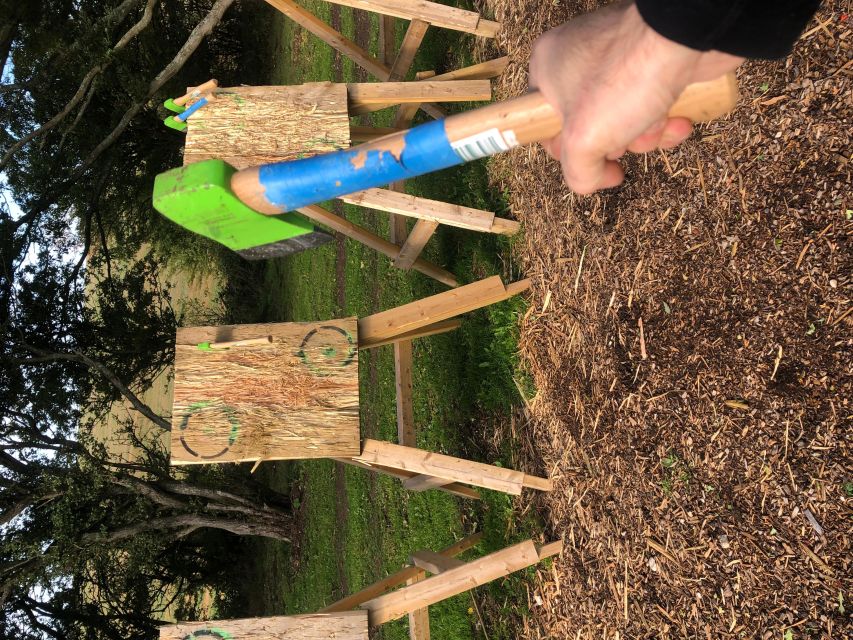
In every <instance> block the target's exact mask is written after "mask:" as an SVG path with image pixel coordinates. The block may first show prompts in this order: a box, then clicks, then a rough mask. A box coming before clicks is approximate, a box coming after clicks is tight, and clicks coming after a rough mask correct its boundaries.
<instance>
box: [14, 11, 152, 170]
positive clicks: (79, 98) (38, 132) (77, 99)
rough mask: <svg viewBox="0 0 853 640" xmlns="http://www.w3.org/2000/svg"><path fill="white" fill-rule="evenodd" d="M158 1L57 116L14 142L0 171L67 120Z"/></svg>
mask: <svg viewBox="0 0 853 640" xmlns="http://www.w3.org/2000/svg"><path fill="white" fill-rule="evenodd" d="M135 1H136V0H133V2H135ZM158 1H159V0H148V4H147V5H146V7H145V11H144V12H143V14H142V18H141V19H140V20H139V22H137V23H136V24H135V25H133V26H132V27H131V28H130V29H129V30H128V31H127V33H125V34H124V35H123V36H122V37H121V38H120V39H119V41H118V42H117V43H116V45H115V46H114V47H113V48H112V49H110V50H109V51H107V53H106V55H105V56H104V60H103V61H102V62H101V63H100V64H97V65H95V66H94V67H92V68H91V69H89V72H88V73H87V74H86V75H85V76H84V77H83V80H82V81H81V82H80V86H79V87H78V88H77V92H76V93H75V94H74V96H73V97H72V98H71V100H69V101H68V103H67V104H66V105H65V106H64V107H63V108H62V110H61V111H60V112H59V113H57V114H56V115H55V116H53V117H52V118H51V119H50V120H48V121H47V122H46V123H45V124H43V125H42V126H41V127H39V128H37V129H34V130H33V131H30V133H28V134H27V135H25V136H24V137H23V138H20V139H19V140H18V141H17V142H15V144H13V145H12V146H11V147H10V148H9V150H8V151H7V152H6V154H5V155H4V156H3V158H2V159H0V171H2V170H3V169H4V168H5V167H6V165H7V164H9V161H10V160H11V159H12V156H14V155H15V154H16V153H17V152H18V151H20V150H21V148H22V147H23V146H24V145H26V144H28V143H30V142H32V141H33V140H35V139H36V138H38V137H40V136H43V135H44V134H46V133H47V132H48V131H50V130H51V129H53V128H54V127H56V125H58V124H59V123H60V122H62V121H63V120H65V118H66V117H67V116H68V114H69V113H71V112H72V111H73V110H74V107H76V106H77V105H78V104H80V102H81V101H82V100H83V98H84V97H85V96H86V93H87V91H88V89H89V85H90V84H91V83H92V81H93V80H94V79H95V77H96V76H98V75H100V74H101V73H103V72H104V70H105V69H106V68H107V67H109V66H110V65H111V64H112V58H113V57H114V56H115V54H116V53H118V52H119V51H121V50H122V49H124V47H126V46H127V44H128V43H129V42H130V41H131V40H133V38H135V37H136V36H137V35H139V33H140V32H141V31H142V30H143V29H145V27H147V26H148V25H149V24H150V23H151V16H152V12H153V10H154V5H155V4H157V2H158ZM130 4H131V1H130V0H128V1H127V3H126V4H125V5H123V6H128V9H129V5H130ZM119 8H120V9H121V7H119ZM125 15H126V14H125Z"/></svg>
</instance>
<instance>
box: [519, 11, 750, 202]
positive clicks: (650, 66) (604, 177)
mask: <svg viewBox="0 0 853 640" xmlns="http://www.w3.org/2000/svg"><path fill="white" fill-rule="evenodd" d="M741 62H743V58H739V57H736V56H733V55H730V54H727V53H722V52H719V51H696V50H694V49H690V48H688V47H685V46H683V45H680V44H677V43H675V42H673V41H671V40H668V39H666V38H664V37H663V36H661V35H659V34H658V33H657V32H655V31H654V30H653V29H651V28H650V27H649V26H648V25H647V24H646V23H645V22H644V21H643V19H642V17H641V16H640V13H639V12H638V11H637V8H636V7H635V6H634V3H633V2H617V3H615V4H612V5H609V6H607V7H604V8H602V9H599V10H597V11H594V12H592V13H588V14H586V15H584V16H581V17H579V18H576V19H574V20H572V21H571V22H567V23H566V24H564V25H562V26H560V27H557V28H555V29H552V30H551V31H548V32H547V33H545V34H543V35H542V36H541V37H540V38H539V39H538V40H537V41H536V43H535V44H534V47H533V55H532V56H531V59H530V86H531V88H532V89H537V90H539V91H541V92H542V94H543V96H544V97H545V99H547V100H548V102H549V103H551V105H552V106H553V107H554V108H556V109H557V111H559V112H560V114H561V115H562V117H563V129H562V131H561V132H560V134H559V135H558V136H556V137H554V138H552V139H551V140H548V141H545V142H543V146H544V147H545V149H546V150H547V151H548V153H549V154H550V155H551V156H552V157H553V158H555V159H557V160H560V162H561V163H562V165H563V175H564V176H565V179H566V183H567V184H568V185H569V187H570V188H571V189H572V190H573V191H575V192H576V193H579V194H589V193H592V192H594V191H596V190H598V189H606V188H609V187H615V186H617V185H619V184H621V183H622V180H623V178H624V173H623V171H622V168H621V167H620V166H619V163H618V162H617V160H618V159H619V158H621V157H622V156H623V155H624V154H625V152H626V151H633V152H635V153H644V152H647V151H651V150H653V149H656V148H664V149H667V148H671V147H674V146H676V145H678V144H680V143H681V142H683V141H684V140H685V139H686V138H687V137H688V136H689V135H690V132H691V130H692V123H691V122H690V121H689V120H687V119H686V118H668V117H667V113H668V112H669V110H670V108H671V107H672V105H673V104H674V103H675V101H676V100H677V98H678V96H679V95H680V94H681V92H682V91H683V90H684V88H685V87H686V86H687V85H689V84H692V83H694V82H704V81H707V80H713V79H714V78H717V77H719V76H721V75H723V74H724V73H726V72H728V71H732V70H734V69H736V68H737V67H738V65H740V63H741Z"/></svg>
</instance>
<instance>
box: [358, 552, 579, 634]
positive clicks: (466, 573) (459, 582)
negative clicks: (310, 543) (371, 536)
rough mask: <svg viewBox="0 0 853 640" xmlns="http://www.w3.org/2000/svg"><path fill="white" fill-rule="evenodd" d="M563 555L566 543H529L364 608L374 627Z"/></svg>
mask: <svg viewBox="0 0 853 640" xmlns="http://www.w3.org/2000/svg"><path fill="white" fill-rule="evenodd" d="M561 551H562V542H552V543H548V544H546V545H541V546H537V545H536V544H534V543H533V541H531V540H526V541H524V542H521V543H519V544H516V545H513V546H511V547H507V548H506V549H502V550H500V551H496V552H494V553H490V554H489V555H487V556H483V557H482V558H479V559H478V560H472V561H471V562H467V563H462V564H461V565H458V566H455V567H453V568H450V569H447V570H444V571H442V572H441V573H440V574H437V575H433V576H432V577H430V578H427V579H426V580H421V581H418V582H414V583H413V584H410V585H407V586H405V587H403V588H402V589H399V590H397V591H393V592H391V593H385V594H383V595H380V596H376V597H375V598H371V599H370V600H367V601H365V602H363V603H362V604H361V605H360V606H361V608H363V609H367V611H368V612H369V620H370V624H371V625H380V624H383V623H385V622H390V621H391V620H396V619H397V618H401V617H403V616H404V615H407V614H408V613H410V612H413V611H418V610H419V609H424V608H426V607H428V606H430V605H432V604H435V603H437V602H441V601H442V600H445V599H447V598H450V597H452V596H455V595H458V594H460V593H464V592H466V591H469V590H470V589H472V588H474V587H478V586H480V585H483V584H486V583H487V582H491V581H492V580H497V579H498V578H502V577H504V576H508V575H509V574H510V573H513V572H515V571H520V570H521V569H525V568H527V567H529V566H531V565H534V564H536V563H538V562H539V561H540V560H544V559H545V558H547V557H550V556H554V555H557V554H559V553H560V552H561Z"/></svg>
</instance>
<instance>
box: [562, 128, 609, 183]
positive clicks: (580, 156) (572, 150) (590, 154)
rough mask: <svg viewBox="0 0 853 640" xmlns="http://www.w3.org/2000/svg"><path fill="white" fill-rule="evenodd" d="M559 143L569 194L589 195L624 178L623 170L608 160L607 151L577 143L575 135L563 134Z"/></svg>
mask: <svg viewBox="0 0 853 640" xmlns="http://www.w3.org/2000/svg"><path fill="white" fill-rule="evenodd" d="M560 142H561V144H562V149H561V151H562V153H561V155H560V162H561V163H562V165H563V176H564V177H565V179H566V184H568V185H569V188H570V189H571V190H572V191H574V192H575V193H578V194H581V195H588V194H590V193H593V192H595V191H598V190H599V189H608V188H610V187H616V186H618V185H620V184H622V180H623V179H624V177H625V176H624V173H623V171H622V167H620V166H619V163H618V162H615V161H614V160H609V159H608V158H607V153H606V152H603V151H601V150H599V149H595V147H594V145H586V144H583V143H578V142H577V138H576V135H575V136H574V137H573V136H572V134H571V133H567V134H565V135H564V136H563V138H562V140H561V141H560Z"/></svg>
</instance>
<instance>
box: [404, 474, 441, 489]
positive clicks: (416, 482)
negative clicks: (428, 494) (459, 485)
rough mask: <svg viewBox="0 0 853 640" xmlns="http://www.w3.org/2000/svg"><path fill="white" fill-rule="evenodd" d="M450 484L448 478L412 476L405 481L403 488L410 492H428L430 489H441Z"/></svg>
mask: <svg viewBox="0 0 853 640" xmlns="http://www.w3.org/2000/svg"><path fill="white" fill-rule="evenodd" d="M448 484H450V480H448V479H447V478H434V477H433V476H426V475H419V476H412V477H411V478H409V479H408V480H404V481H403V487H404V488H405V489H408V490H409V491H428V490H429V489H439V488H441V487H444V486H447V485H448Z"/></svg>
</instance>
